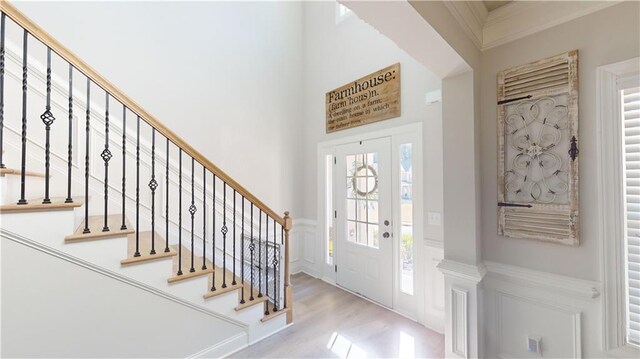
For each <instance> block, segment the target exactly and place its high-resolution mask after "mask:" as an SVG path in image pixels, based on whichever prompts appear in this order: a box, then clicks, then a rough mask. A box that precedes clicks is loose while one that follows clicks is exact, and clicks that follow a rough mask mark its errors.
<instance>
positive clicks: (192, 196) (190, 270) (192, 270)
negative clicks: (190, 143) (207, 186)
mask: <svg viewBox="0 0 640 359" xmlns="http://www.w3.org/2000/svg"><path fill="white" fill-rule="evenodd" d="M194 164H195V160H194V159H193V157H191V206H189V213H190V214H191V268H189V272H191V273H193V272H195V271H196V269H195V268H194V266H193V260H194V248H193V216H194V215H195V214H196V212H197V208H196V204H195V202H194V197H195V195H194V194H195V191H194V188H193V182H194V179H193V177H194V175H195V174H194V171H193V170H194Z"/></svg>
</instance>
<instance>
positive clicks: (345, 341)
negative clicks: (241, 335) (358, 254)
mask: <svg viewBox="0 0 640 359" xmlns="http://www.w3.org/2000/svg"><path fill="white" fill-rule="evenodd" d="M291 283H292V285H293V288H294V307H293V308H294V325H293V326H291V327H289V328H287V329H285V330H283V331H281V332H280V333H278V334H275V335H273V336H271V337H269V338H267V339H265V340H263V341H261V342H259V343H257V344H255V345H252V346H250V347H248V348H247V349H244V350H243V351H240V352H238V353H236V354H234V355H232V356H231V357H232V358H364V357H366V358H442V357H444V336H442V335H441V334H438V333H436V332H434V331H432V330H429V329H427V328H425V327H424V326H422V325H420V324H418V323H416V322H413V321H411V320H409V319H407V318H404V317H402V316H401V315H398V314H396V313H394V312H392V311H389V310H387V309H384V308H382V307H380V306H378V305H376V304H373V303H370V302H368V301H366V300H364V299H362V298H359V297H357V296H355V295H353V294H351V293H348V292H346V291H344V290H341V289H339V288H337V287H334V286H332V285H330V284H327V283H325V282H323V281H321V280H319V279H315V278H313V277H310V276H308V275H306V274H296V275H294V276H292V278H291Z"/></svg>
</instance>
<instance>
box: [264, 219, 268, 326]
mask: <svg viewBox="0 0 640 359" xmlns="http://www.w3.org/2000/svg"><path fill="white" fill-rule="evenodd" d="M264 217H265V218H264V224H265V230H264V291H265V293H264V295H266V296H267V298H269V215H267V214H266V213H265V216H264ZM264 314H265V315H269V301H267V302H266V303H265V310H264Z"/></svg>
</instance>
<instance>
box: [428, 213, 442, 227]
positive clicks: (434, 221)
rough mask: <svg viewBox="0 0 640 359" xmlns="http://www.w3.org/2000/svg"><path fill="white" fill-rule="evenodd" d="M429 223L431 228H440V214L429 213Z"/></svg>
mask: <svg viewBox="0 0 640 359" xmlns="http://www.w3.org/2000/svg"><path fill="white" fill-rule="evenodd" d="M427 221H428V223H429V225H430V226H439V225H441V224H442V220H441V218H440V213H439V212H429V213H428V214H427Z"/></svg>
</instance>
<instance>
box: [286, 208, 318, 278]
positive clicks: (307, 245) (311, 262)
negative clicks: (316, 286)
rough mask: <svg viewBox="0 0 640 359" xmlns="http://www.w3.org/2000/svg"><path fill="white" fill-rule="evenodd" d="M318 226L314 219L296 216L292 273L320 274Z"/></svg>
mask: <svg viewBox="0 0 640 359" xmlns="http://www.w3.org/2000/svg"><path fill="white" fill-rule="evenodd" d="M316 227H317V223H316V221H315V220H313V219H306V218H300V219H295V218H294V220H293V228H292V229H291V273H292V274H295V273H300V272H304V273H306V274H308V275H310V276H313V277H318V276H319V274H320V273H319V271H318V267H319V265H318V259H317V258H318V253H316V248H317V247H318V246H317V245H316V244H317V242H318V239H317V235H316Z"/></svg>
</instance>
